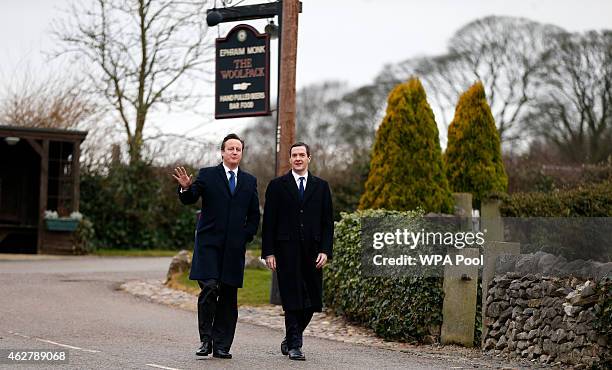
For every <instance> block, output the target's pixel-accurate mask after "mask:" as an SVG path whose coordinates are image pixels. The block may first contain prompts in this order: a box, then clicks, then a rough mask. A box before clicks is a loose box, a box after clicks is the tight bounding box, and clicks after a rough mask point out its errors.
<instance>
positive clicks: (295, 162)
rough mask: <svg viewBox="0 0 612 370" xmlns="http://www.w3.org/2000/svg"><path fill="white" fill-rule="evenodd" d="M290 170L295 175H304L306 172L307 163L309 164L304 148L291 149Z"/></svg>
mask: <svg viewBox="0 0 612 370" xmlns="http://www.w3.org/2000/svg"><path fill="white" fill-rule="evenodd" d="M289 161H290V162H291V169H292V170H294V171H295V172H297V173H304V172H306V171H308V163H310V157H308V154H306V147H304V146H296V147H294V148H292V149H291V158H290V159H289Z"/></svg>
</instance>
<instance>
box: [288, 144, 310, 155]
mask: <svg viewBox="0 0 612 370" xmlns="http://www.w3.org/2000/svg"><path fill="white" fill-rule="evenodd" d="M298 146H303V147H304V148H306V155H307V156H309V157H310V147H309V146H308V144H306V143H304V142H301V141H298V142H297V143H295V144H293V145H291V148H289V156H290V157H291V151H292V150H293V148H295V147H298Z"/></svg>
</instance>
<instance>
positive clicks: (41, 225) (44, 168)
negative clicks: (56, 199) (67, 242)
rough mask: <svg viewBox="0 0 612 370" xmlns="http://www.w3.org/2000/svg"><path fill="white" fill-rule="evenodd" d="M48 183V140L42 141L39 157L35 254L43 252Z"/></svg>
mask: <svg viewBox="0 0 612 370" xmlns="http://www.w3.org/2000/svg"><path fill="white" fill-rule="evenodd" d="M48 182H49V140H47V139H43V141H42V155H41V156H40V192H39V199H38V204H39V208H38V233H37V234H38V238H37V242H36V250H37V253H39V254H40V253H41V252H42V250H43V240H44V235H45V210H46V209H47V190H48V189H47V183H48Z"/></svg>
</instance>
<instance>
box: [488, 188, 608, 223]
mask: <svg viewBox="0 0 612 370" xmlns="http://www.w3.org/2000/svg"><path fill="white" fill-rule="evenodd" d="M501 199H502V205H501V207H500V211H501V214H502V216H504V217H609V216H612V181H605V182H602V183H599V184H592V185H587V186H583V187H579V188H576V189H571V190H563V191H553V192H550V193H539V192H536V193H514V194H512V195H510V196H502V197H501Z"/></svg>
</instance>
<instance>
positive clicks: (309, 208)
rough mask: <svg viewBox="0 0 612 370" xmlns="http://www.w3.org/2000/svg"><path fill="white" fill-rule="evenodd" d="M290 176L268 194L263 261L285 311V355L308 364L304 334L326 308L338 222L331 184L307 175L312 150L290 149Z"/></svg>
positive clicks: (278, 181) (275, 183)
mask: <svg viewBox="0 0 612 370" xmlns="http://www.w3.org/2000/svg"><path fill="white" fill-rule="evenodd" d="M289 160H290V163H291V171H289V172H288V173H287V174H285V175H284V176H281V177H277V178H275V179H273V180H272V181H271V182H270V184H269V185H268V188H267V189H266V203H265V206H264V217H263V234H262V256H263V257H265V259H266V264H267V265H268V267H269V268H270V269H272V270H274V271H276V273H277V276H278V286H279V291H280V296H281V301H282V305H283V310H284V311H285V339H284V340H283V342H282V343H281V352H282V353H283V354H284V355H287V354H288V355H289V358H290V359H292V360H305V359H306V357H305V356H304V353H303V352H302V344H303V340H302V334H303V332H304V329H305V328H306V326H307V325H308V323H309V322H310V320H311V318H312V315H313V313H314V312H320V311H321V309H322V307H323V273H322V267H323V266H324V265H325V264H326V263H327V260H328V259H331V258H332V247H333V236H334V222H333V209H332V199H331V192H330V189H329V184H328V183H327V182H326V181H325V180H322V179H320V178H318V177H316V176H314V175H313V174H312V173H310V172H308V165H309V163H310V160H311V156H310V148H309V147H308V145H307V144H305V143H301V142H300V143H296V144H293V146H292V147H291V149H290V159H289Z"/></svg>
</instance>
